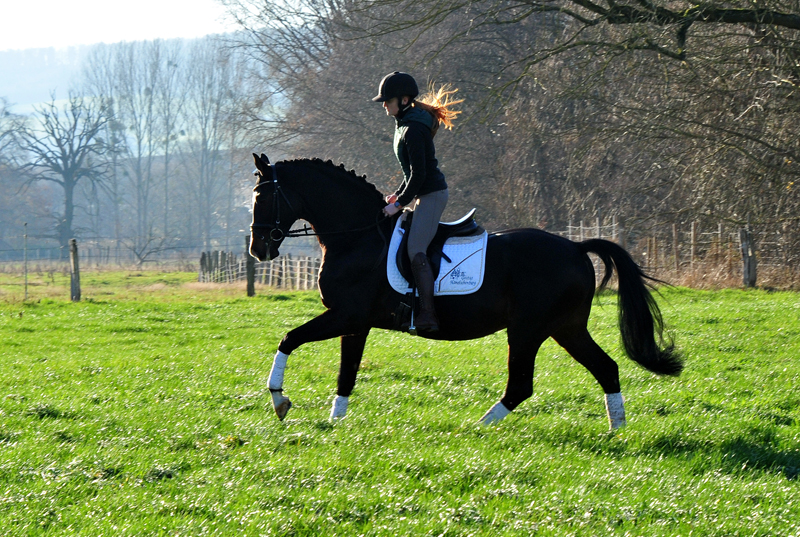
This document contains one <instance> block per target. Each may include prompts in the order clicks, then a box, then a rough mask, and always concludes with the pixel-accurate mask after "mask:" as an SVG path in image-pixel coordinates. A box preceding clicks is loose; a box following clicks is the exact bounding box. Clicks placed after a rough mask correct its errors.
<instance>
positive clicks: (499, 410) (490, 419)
mask: <svg viewBox="0 0 800 537" xmlns="http://www.w3.org/2000/svg"><path fill="white" fill-rule="evenodd" d="M509 414H511V411H510V410H509V409H507V408H506V405H504V404H503V403H501V402H500V401H498V402H497V403H495V405H494V406H493V407H492V408H490V409H489V412H487V413H486V414H484V415H483V417H482V418H481V419H480V420H479V421H478V423H480V424H481V425H486V426H489V425H494V424H496V423H500V421H501V420H502V419H503V418H505V417H506V416H508V415H509Z"/></svg>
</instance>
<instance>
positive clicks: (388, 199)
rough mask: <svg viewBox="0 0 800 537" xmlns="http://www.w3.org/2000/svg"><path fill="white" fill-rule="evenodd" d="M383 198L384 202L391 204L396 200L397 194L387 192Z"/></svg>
mask: <svg viewBox="0 0 800 537" xmlns="http://www.w3.org/2000/svg"><path fill="white" fill-rule="evenodd" d="M385 199H386V203H388V204H389V205H391V204H392V203H394V202H396V201H397V194H389V195H388V196H386V198H385Z"/></svg>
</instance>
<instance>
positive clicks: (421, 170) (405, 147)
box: [394, 108, 447, 206]
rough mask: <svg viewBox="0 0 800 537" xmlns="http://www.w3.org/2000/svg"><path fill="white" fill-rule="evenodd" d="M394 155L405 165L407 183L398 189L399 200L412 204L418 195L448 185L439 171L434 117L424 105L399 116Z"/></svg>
mask: <svg viewBox="0 0 800 537" xmlns="http://www.w3.org/2000/svg"><path fill="white" fill-rule="evenodd" d="M395 121H396V125H397V126H396V128H395V131H394V154H395V156H397V160H398V161H399V162H400V167H401V168H403V175H404V178H403V183H402V184H401V185H400V188H398V189H397V191H396V192H395V195H397V201H399V202H400V205H403V206H405V205H408V204H409V203H411V201H412V200H413V199H414V198H415V197H417V196H423V195H425V194H430V193H431V192H437V191H439V190H444V189H446V188H447V182H446V181H445V179H444V174H443V173H442V172H441V171H440V170H439V163H438V161H437V160H436V150H435V149H434V147H433V134H432V131H431V129H432V128H433V126H434V121H435V119H434V118H433V116H432V115H431V114H430V113H428V112H426V111H425V110H423V109H421V108H411V109H409V110H407V111H406V112H405V114H401V115H398V116H397V117H395Z"/></svg>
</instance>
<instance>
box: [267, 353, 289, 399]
mask: <svg viewBox="0 0 800 537" xmlns="http://www.w3.org/2000/svg"><path fill="white" fill-rule="evenodd" d="M288 359H289V355H288V354H283V353H282V352H281V351H278V353H277V354H276V355H275V359H274V360H273V361H272V371H270V373H269V389H270V390H280V389H281V388H283V371H284V370H285V369H286V361H287V360H288Z"/></svg>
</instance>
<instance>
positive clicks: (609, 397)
mask: <svg viewBox="0 0 800 537" xmlns="http://www.w3.org/2000/svg"><path fill="white" fill-rule="evenodd" d="M606 412H607V413H608V422H609V423H610V424H611V429H612V430H613V429H619V428H620V427H625V401H624V400H623V399H622V394H621V393H607V394H606Z"/></svg>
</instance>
